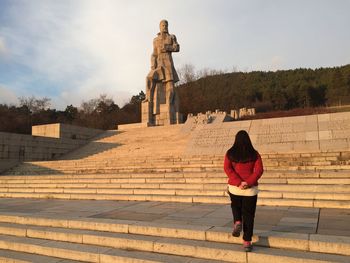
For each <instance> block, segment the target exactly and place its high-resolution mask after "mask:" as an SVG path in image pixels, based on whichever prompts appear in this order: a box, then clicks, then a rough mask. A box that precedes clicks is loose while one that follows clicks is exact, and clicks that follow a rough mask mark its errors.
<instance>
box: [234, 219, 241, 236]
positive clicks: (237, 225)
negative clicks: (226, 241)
mask: <svg viewBox="0 0 350 263" xmlns="http://www.w3.org/2000/svg"><path fill="white" fill-rule="evenodd" d="M241 232H242V223H241V222H236V223H234V225H233V231H232V236H234V237H239V236H240V234H241Z"/></svg>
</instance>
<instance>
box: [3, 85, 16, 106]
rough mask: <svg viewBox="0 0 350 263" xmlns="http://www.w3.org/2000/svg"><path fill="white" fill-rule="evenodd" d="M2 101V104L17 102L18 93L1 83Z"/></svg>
mask: <svg viewBox="0 0 350 263" xmlns="http://www.w3.org/2000/svg"><path fill="white" fill-rule="evenodd" d="M0 94H1V96H0V103H1V104H7V105H10V104H17V103H18V100H17V95H16V94H15V93H14V92H13V91H11V90H10V89H9V88H7V87H5V86H3V85H1V84H0Z"/></svg>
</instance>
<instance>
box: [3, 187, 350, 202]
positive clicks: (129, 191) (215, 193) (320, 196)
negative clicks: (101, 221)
mask: <svg viewBox="0 0 350 263" xmlns="http://www.w3.org/2000/svg"><path fill="white" fill-rule="evenodd" d="M333 190H334V188H332V189H325V190H324V191H323V192H306V191H299V192H293V191H282V190H281V189H278V188H277V189H274V190H260V191H259V198H281V199H313V200H350V187H348V188H347V189H344V190H346V191H347V192H342V193H337V192H334V191H333ZM0 193H47V194H53V193H65V194H118V195H173V196H191V195H192V196H212V197H222V196H228V194H227V191H226V187H225V186H223V187H222V189H221V190H201V189H196V190H194V189H152V188H145V189H142V188H141V189H135V188H92V187H90V188H44V187H25V188H21V187H11V188H0Z"/></svg>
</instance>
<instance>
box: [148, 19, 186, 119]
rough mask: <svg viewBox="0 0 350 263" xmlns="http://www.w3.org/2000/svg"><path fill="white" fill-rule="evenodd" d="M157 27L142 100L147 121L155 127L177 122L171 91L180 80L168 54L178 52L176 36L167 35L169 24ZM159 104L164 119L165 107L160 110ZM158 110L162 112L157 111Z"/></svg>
mask: <svg viewBox="0 0 350 263" xmlns="http://www.w3.org/2000/svg"><path fill="white" fill-rule="evenodd" d="M159 27H160V32H159V33H158V35H157V37H156V38H155V39H154V40H153V53H152V56H151V71H150V72H149V73H148V75H147V78H146V99H145V100H144V103H148V111H149V112H148V115H149V117H148V119H149V120H148V122H149V123H153V124H154V125H164V124H173V123H178V122H179V120H178V116H177V115H178V111H179V110H178V107H179V102H178V96H177V94H176V92H175V90H174V84H175V83H176V82H177V81H179V77H178V75H177V73H176V70H175V67H174V62H173V58H172V55H171V53H172V52H179V50H180V45H179V44H178V43H177V40H176V37H175V35H170V34H169V32H168V21H166V20H162V21H160V24H159ZM161 104H164V105H166V108H167V109H166V110H167V111H168V113H167V114H168V116H167V117H165V116H164V110H165V107H162V106H161ZM161 107H162V108H163V110H162V109H160V108H161ZM161 112H162V113H163V114H161ZM144 113H145V110H143V115H144ZM157 115H163V116H162V117H161V116H157ZM144 118H145V117H144V116H143V119H144ZM143 122H144V120H143Z"/></svg>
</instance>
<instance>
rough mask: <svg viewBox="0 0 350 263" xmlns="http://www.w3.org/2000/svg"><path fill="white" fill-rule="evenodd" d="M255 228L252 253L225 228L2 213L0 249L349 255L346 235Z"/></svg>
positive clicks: (167, 258) (72, 253)
mask: <svg viewBox="0 0 350 263" xmlns="http://www.w3.org/2000/svg"><path fill="white" fill-rule="evenodd" d="M255 232H256V235H255V236H254V238H253V241H254V242H255V246H256V249H255V252H252V253H245V252H243V251H242V248H241V245H239V244H240V243H241V239H240V238H236V237H232V236H231V235H230V229H227V228H220V227H218V228H216V227H208V226H181V225H166V224H159V223H158V224H151V223H147V224H145V223H144V222H135V221H127V220H107V219H96V218H94V219H91V218H88V219H80V218H73V219H67V218H59V217H58V218H57V217H55V218H49V217H28V216H21V215H1V216H0V249H4V250H10V251H13V252H21V253H28V252H29V253H32V254H37V255H41V256H46V257H55V258H64V259H69V260H78V261H82V262H101V263H102V262H108V263H109V262H214V263H215V262H264V261H267V260H269V261H271V262H348V259H349V256H350V249H349V248H350V242H349V241H350V238H343V239H339V238H337V237H332V236H324V235H317V234H309V235H307V234H298V235H296V234H291V233H282V232H274V233H268V232H264V231H255ZM0 252H1V251H0ZM320 252H321V253H320ZM14 262H16V261H14ZM26 262H28V261H26ZM29 262H32V261H29ZM34 262H37V261H34ZM40 262H42V261H40ZM50 262H51V261H50ZM53 262H55V261H53ZM56 262H60V261H56ZM64 262H71V261H64Z"/></svg>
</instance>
